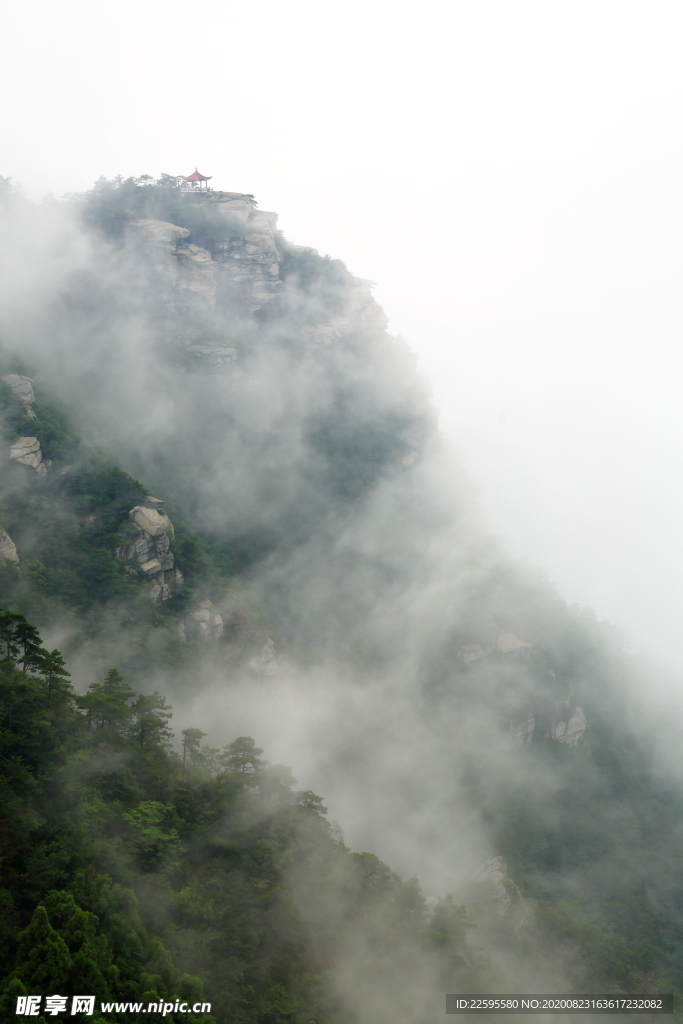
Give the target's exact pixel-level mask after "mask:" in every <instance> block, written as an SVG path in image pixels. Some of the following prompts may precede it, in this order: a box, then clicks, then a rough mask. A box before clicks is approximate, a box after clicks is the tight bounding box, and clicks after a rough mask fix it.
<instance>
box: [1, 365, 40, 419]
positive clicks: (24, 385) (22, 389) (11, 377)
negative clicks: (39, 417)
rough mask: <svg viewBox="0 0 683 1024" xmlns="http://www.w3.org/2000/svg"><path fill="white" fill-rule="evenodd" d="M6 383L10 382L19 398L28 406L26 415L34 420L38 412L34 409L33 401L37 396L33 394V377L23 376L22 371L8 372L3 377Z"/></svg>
mask: <svg viewBox="0 0 683 1024" xmlns="http://www.w3.org/2000/svg"><path fill="white" fill-rule="evenodd" d="M2 380H4V382H5V384H9V386H10V387H11V389H12V391H13V392H14V394H15V395H16V396H17V398H20V399H21V401H22V402H23V403H24V405H25V407H26V415H27V416H28V418H29V419H31V420H34V419H35V418H36V414H35V412H34V411H33V408H32V406H33V403H34V402H35V400H36V396H35V395H34V394H33V380H32V378H31V377H22V375H21V374H20V373H8V374H7V375H6V376H5V377H3V378H2Z"/></svg>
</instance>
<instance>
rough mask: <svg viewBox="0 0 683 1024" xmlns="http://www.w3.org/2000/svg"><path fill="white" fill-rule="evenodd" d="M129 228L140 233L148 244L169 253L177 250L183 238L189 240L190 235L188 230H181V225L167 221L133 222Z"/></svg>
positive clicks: (144, 220) (145, 220) (146, 219)
mask: <svg viewBox="0 0 683 1024" xmlns="http://www.w3.org/2000/svg"><path fill="white" fill-rule="evenodd" d="M129 226H130V227H131V228H133V229H134V230H135V231H136V232H138V233H139V234H140V235H141V236H142V238H143V239H144V240H145V241H146V242H150V243H152V244H153V245H158V246H162V247H163V248H165V249H167V250H168V251H169V252H172V251H173V250H174V249H175V246H176V243H177V242H179V241H180V239H181V238H187V236H188V235H189V233H190V232H189V231H188V229H187V228H181V227H180V225H179V224H170V223H169V222H168V221H165V220H152V219H151V218H145V219H143V220H132V221H130V225H129Z"/></svg>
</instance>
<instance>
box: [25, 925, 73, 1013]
mask: <svg viewBox="0 0 683 1024" xmlns="http://www.w3.org/2000/svg"><path fill="white" fill-rule="evenodd" d="M17 940H18V948H17V965H18V966H17V973H18V974H19V976H20V977H21V980H22V981H23V983H24V985H25V986H26V989H27V991H28V992H35V993H37V992H41V993H42V994H43V995H51V994H52V993H54V992H59V991H60V990H61V989H63V988H64V986H65V985H66V983H67V981H68V979H69V973H70V971H71V968H72V961H71V956H70V954H69V950H68V948H67V945H66V943H65V942H64V939H62V938H61V936H60V935H59V934H58V933H57V932H56V931H55V930H54V928H53V927H52V925H51V924H50V919H49V917H48V916H47V910H46V909H45V907H43V906H38V907H36V909H35V911H34V913H33V917H32V918H31V923H30V924H29V926H28V928H25V929H24V931H23V932H19V935H18V936H17Z"/></svg>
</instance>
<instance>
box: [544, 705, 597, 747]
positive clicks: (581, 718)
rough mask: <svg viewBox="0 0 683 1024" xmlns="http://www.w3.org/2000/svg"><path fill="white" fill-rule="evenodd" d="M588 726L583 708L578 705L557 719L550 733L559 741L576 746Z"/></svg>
mask: <svg viewBox="0 0 683 1024" xmlns="http://www.w3.org/2000/svg"><path fill="white" fill-rule="evenodd" d="M587 726H588V722H587V721H586V716H585V714H584V712H583V708H581V707H579V706H578V705H576V706H575V707H573V708H571V709H568V710H567V712H565V714H563V715H561V716H560V717H559V718H557V719H556V721H555V722H554V723H553V725H552V726H551V729H550V735H551V737H552V738H553V739H554V740H557V742H558V743H568V744H569V746H571V747H575V746H576V745H577V743H578V742H579V740H581V739H582V738H583V736H584V734H585V732H586V728H587Z"/></svg>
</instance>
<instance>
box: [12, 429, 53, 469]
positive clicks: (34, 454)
mask: <svg viewBox="0 0 683 1024" xmlns="http://www.w3.org/2000/svg"><path fill="white" fill-rule="evenodd" d="M9 457H10V459H15V460H16V461H17V462H21V463H23V465H24V466H32V467H33V469H35V470H36V471H37V472H38V473H40V474H41V475H42V474H44V473H46V472H47V467H46V466H45V464H44V463H43V456H42V453H41V451H40V442H39V441H38V438H37V437H20V438H19V439H18V441H15V442H14V443H13V444H12V445H10V450H9Z"/></svg>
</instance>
